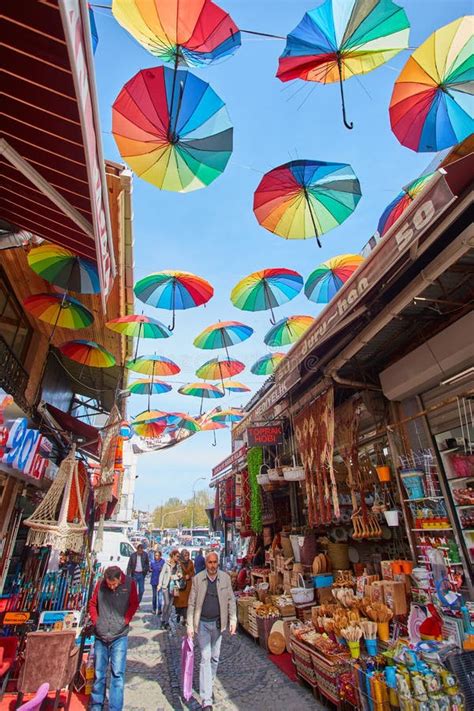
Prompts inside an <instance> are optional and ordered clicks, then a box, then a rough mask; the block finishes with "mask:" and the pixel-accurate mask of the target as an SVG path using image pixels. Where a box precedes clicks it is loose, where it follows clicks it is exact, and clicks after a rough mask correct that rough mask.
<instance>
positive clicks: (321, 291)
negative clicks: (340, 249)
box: [304, 254, 364, 304]
mask: <svg viewBox="0 0 474 711" xmlns="http://www.w3.org/2000/svg"><path fill="white" fill-rule="evenodd" d="M363 261H364V258H363V257H361V256H360V254H340V255H339V256H338V257H332V259H328V260H327V261H326V262H323V263H322V264H320V265H319V267H317V268H316V269H315V270H314V272H311V274H310V275H309V277H308V279H307V281H306V284H305V287H304V293H305V294H306V296H307V297H308V299H309V300H310V301H314V302H315V303H317V304H327V303H328V302H329V301H331V299H332V297H333V296H334V295H335V294H337V292H338V291H339V289H340V288H341V286H343V285H344V284H345V283H346V281H347V280H348V279H349V278H350V277H351V276H352V275H353V274H354V272H355V271H356V269H357V268H358V267H359V266H360V265H361V264H362V262H363Z"/></svg>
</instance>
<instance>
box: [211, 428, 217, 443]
mask: <svg viewBox="0 0 474 711" xmlns="http://www.w3.org/2000/svg"><path fill="white" fill-rule="evenodd" d="M212 434H213V435H214V442H211V446H212V447H217V438H216V431H215V430H214V431H213V433H212Z"/></svg>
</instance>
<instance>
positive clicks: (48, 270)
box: [27, 244, 100, 294]
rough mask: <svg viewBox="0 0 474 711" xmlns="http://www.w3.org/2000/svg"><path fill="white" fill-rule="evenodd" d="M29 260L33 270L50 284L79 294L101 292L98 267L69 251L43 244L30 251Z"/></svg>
mask: <svg viewBox="0 0 474 711" xmlns="http://www.w3.org/2000/svg"><path fill="white" fill-rule="evenodd" d="M27 259H28V264H29V266H30V267H31V269H33V271H34V272H36V274H38V275H39V276H40V277H42V278H43V279H46V281H48V282H49V283H50V284H55V286H60V287H61V288H62V289H66V290H67V291H74V292H76V293H79V294H98V293H99V292H100V282H99V274H98V272H97V267H96V265H95V264H94V263H93V262H91V261H90V260H89V259H85V258H84V257H78V256H77V254H74V253H73V252H70V251H69V249H65V248H64V247H58V246H57V245H55V244H41V245H40V246H39V247H33V249H31V250H30V252H29V253H28V257H27Z"/></svg>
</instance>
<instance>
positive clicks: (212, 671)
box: [187, 552, 237, 711]
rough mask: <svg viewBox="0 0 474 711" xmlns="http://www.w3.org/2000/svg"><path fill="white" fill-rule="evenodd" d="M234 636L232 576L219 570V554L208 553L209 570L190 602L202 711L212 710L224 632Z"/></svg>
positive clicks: (196, 581)
mask: <svg viewBox="0 0 474 711" xmlns="http://www.w3.org/2000/svg"><path fill="white" fill-rule="evenodd" d="M226 629H229V632H230V634H232V635H234V634H235V631H236V629H237V614H236V605H235V598H234V593H233V590H232V584H231V580H230V576H229V575H228V574H227V573H224V572H223V571H222V570H219V560H218V557H217V553H214V552H212V553H208V554H207V556H206V569H205V570H203V571H202V572H201V573H198V574H197V575H196V576H195V577H194V579H193V585H192V588H191V594H190V596H189V602H188V616H187V632H188V637H191V639H192V638H193V637H194V635H195V634H196V635H197V640H198V644H199V648H200V650H201V664H200V667H199V693H200V696H201V704H202V708H203V711H212V689H213V685H214V681H215V678H216V674H217V666H218V664H219V656H220V651H221V642H222V632H224V631H225V630H226Z"/></svg>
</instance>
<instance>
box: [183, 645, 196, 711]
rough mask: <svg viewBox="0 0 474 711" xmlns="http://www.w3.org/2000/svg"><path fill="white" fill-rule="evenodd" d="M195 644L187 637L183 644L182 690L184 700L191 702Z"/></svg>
mask: <svg viewBox="0 0 474 711" xmlns="http://www.w3.org/2000/svg"><path fill="white" fill-rule="evenodd" d="M193 668H194V644H193V640H192V639H190V638H189V637H188V636H187V635H186V636H185V637H183V642H182V644H181V688H182V690H183V698H184V700H185V701H189V699H190V698H191V696H192V695H193Z"/></svg>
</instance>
